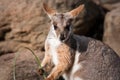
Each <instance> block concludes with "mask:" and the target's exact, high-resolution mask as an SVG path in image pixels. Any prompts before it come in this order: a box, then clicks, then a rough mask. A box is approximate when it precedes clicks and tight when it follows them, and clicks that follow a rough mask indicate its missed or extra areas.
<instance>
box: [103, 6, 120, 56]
mask: <svg viewBox="0 0 120 80" xmlns="http://www.w3.org/2000/svg"><path fill="white" fill-rule="evenodd" d="M103 41H104V42H105V43H106V44H108V45H109V46H110V47H111V48H113V49H114V50H115V51H116V52H117V53H118V54H119V55H120V8H117V9H115V10H112V11H111V12H109V13H107V15H106V17H105V24H104V37H103Z"/></svg>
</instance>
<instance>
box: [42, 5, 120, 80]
mask: <svg viewBox="0 0 120 80" xmlns="http://www.w3.org/2000/svg"><path fill="white" fill-rule="evenodd" d="M43 8H44V11H45V12H46V13H47V14H48V16H49V17H50V19H51V26H50V31H49V34H48V36H47V39H46V41H45V57H44V59H43V61H42V63H41V65H42V67H45V66H46V64H48V63H49V62H52V63H53V64H54V67H53V69H52V71H51V73H50V74H49V75H48V77H47V78H46V80H56V79H57V78H59V76H63V78H64V79H65V80H120V58H119V56H118V55H117V54H116V53H115V52H114V51H113V50H112V49H111V48H110V47H108V46H107V45H106V44H104V43H102V42H100V41H98V40H95V39H92V38H88V37H84V36H78V35H75V34H73V31H72V27H73V26H72V20H73V19H74V18H76V17H77V15H78V14H79V13H80V12H81V11H82V10H83V8H84V5H80V6H79V7H77V8H76V9H73V10H72V11H70V12H66V13H58V12H56V10H54V9H52V8H50V7H49V6H47V4H45V3H44V4H43ZM86 24H87V23H86Z"/></svg>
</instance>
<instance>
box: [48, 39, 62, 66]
mask: <svg viewBox="0 0 120 80" xmlns="http://www.w3.org/2000/svg"><path fill="white" fill-rule="evenodd" d="M47 43H48V44H49V47H50V49H49V53H48V54H50V55H51V56H52V62H53V63H54V64H55V65H57V64H58V55H57V48H58V46H59V45H60V44H61V42H60V41H59V40H58V39H55V38H48V39H47Z"/></svg>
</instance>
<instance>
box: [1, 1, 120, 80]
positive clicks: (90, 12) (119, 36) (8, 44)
mask: <svg viewBox="0 0 120 80" xmlns="http://www.w3.org/2000/svg"><path fill="white" fill-rule="evenodd" d="M43 1H44V2H46V3H47V4H48V5H49V6H51V7H53V8H55V9H56V10H57V11H58V12H67V11H70V10H72V9H74V8H76V7H77V6H79V5H80V4H85V8H84V10H83V12H82V13H81V14H80V15H79V16H78V17H77V18H76V19H75V20H74V33H76V34H78V35H85V36H88V37H92V38H95V39H98V40H101V41H103V42H104V43H106V44H108V45H109V46H110V47H111V48H113V49H114V50H115V51H116V52H117V53H118V55H120V0H43ZM43 1H42V0H0V80H13V60H14V55H15V53H20V55H19V58H18V59H17V64H16V78H17V80H33V79H34V80H42V78H41V77H39V76H38V75H37V73H36V70H37V69H38V66H37V64H36V62H35V59H34V56H33V55H32V54H31V53H30V51H28V50H26V49H24V48H23V47H29V48H31V49H32V50H34V51H35V53H36V55H38V56H39V57H40V59H41V60H42V59H43V55H44V40H45V38H46V36H47V34H48V31H49V25H50V24H49V23H50V19H49V18H48V17H47V15H46V14H45V13H44V11H43V9H42V2H43Z"/></svg>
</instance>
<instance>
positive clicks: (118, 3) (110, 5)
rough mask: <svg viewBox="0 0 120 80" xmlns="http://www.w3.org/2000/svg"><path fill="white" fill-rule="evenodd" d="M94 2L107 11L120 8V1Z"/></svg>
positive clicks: (95, 0)
mask: <svg viewBox="0 0 120 80" xmlns="http://www.w3.org/2000/svg"><path fill="white" fill-rule="evenodd" d="M92 1H93V2H95V3H96V4H97V5H100V6H102V7H103V8H105V9H107V10H113V9H116V8H118V7H120V0H92Z"/></svg>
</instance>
